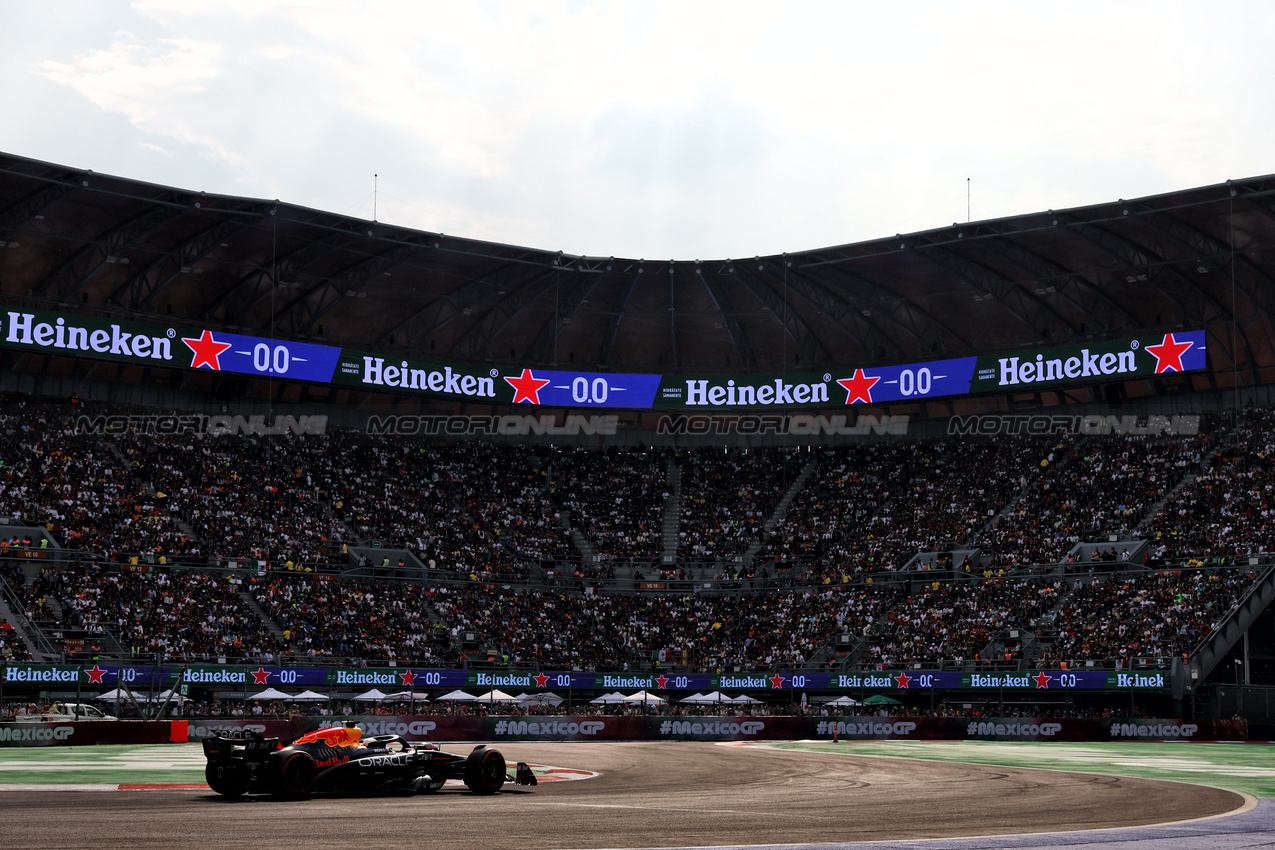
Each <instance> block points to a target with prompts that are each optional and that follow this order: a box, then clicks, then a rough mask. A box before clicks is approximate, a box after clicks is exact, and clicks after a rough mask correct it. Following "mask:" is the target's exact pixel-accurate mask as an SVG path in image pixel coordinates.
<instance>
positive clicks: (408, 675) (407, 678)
mask: <svg viewBox="0 0 1275 850" xmlns="http://www.w3.org/2000/svg"><path fill="white" fill-rule="evenodd" d="M399 675H400V676H402V677H403V684H404V685H407V686H409V687H410V686H412V685H414V684H416V674H415V673H413V672H412V671H411V670H405V671H403V672H402V673H399Z"/></svg>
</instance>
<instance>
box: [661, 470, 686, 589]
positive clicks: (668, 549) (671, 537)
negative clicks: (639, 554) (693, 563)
mask: <svg viewBox="0 0 1275 850" xmlns="http://www.w3.org/2000/svg"><path fill="white" fill-rule="evenodd" d="M667 480H668V499H667V500H665V502H664V520H663V525H662V526H661V528H660V540H661V542H662V543H663V545H664V548H663V550H662V551H661V552H660V562H661V563H664V564H675V563H677V532H678V528H679V526H680V523H681V517H682V467H681V464H679V463H678V462H677V458H676V457H670V458H669V459H668V479H667Z"/></svg>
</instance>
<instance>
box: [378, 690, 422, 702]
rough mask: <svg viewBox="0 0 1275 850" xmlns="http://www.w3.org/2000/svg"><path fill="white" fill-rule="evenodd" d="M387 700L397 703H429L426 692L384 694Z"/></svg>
mask: <svg viewBox="0 0 1275 850" xmlns="http://www.w3.org/2000/svg"><path fill="white" fill-rule="evenodd" d="M385 698H386V699H387V700H389V699H392V700H397V701H399V702H429V692H428V691H397V692H396V693H392V694H386V695H385Z"/></svg>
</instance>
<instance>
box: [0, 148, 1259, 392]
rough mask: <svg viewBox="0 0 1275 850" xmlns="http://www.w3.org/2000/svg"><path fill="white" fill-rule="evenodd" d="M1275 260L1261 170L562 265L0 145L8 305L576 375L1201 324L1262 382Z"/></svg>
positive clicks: (0, 259)
mask: <svg viewBox="0 0 1275 850" xmlns="http://www.w3.org/2000/svg"><path fill="white" fill-rule="evenodd" d="M1272 246H1275V176H1266V177H1256V178H1251V179H1246V180H1233V181H1227V182H1226V183H1221V184H1217V185H1213V186H1206V187H1201V188H1198V189H1187V190H1182V191H1178V192H1172V193H1169V194H1164V195H1157V196H1154V197H1148V198H1140V199H1136V200H1128V201H1126V200H1118V201H1113V202H1111V203H1103V204H1096V205H1093V206H1087V207H1078V208H1073V209H1067V210H1050V211H1046V212H1040V213H1032V214H1028V215H1021V216H1015V217H1011V218H1003V219H998V220H994V221H978V222H971V223H963V224H953V225H952V226H951V227H949V228H943V229H939V230H930V231H925V232H921V233H911V234H906V235H898V236H894V237H890V238H886V239H875V240H871V241H867V242H859V243H855V244H850V245H841V246H837V247H832V248H822V249H817V250H807V251H798V252H794V253H790V254H782V255H772V256H763V257H748V258H731V259H705V260H703V261H701V260H699V259H693V258H688V259H677V260H669V259H655V258H645V259H635V258H613V257H602V256H590V257H582V256H570V255H563V254H560V253H557V252H554V251H545V250H538V249H534V248H522V247H517V246H512V245H501V244H495V243H490V242H481V241H476V240H470V239H463V238H458V237H454V236H447V235H444V234H441V233H429V232H423V231H418V230H410V229H407V228H402V227H395V226H393V225H388V224H384V223H381V222H375V221H366V220H362V219H356V218H350V217H347V216H341V215H335V214H333V213H327V212H321V211H316V210H311V209H306V208H303V207H298V206H293V205H289V204H286V203H281V202H278V201H269V200H259V199H251V198H237V197H229V196H224V195H211V194H205V193H203V192H199V191H192V190H187V189H174V188H169V187H164V186H156V185H152V184H148V183H142V182H138V181H135V180H128V179H124V178H119V177H111V176H107V175H102V174H96V173H93V172H91V171H83V170H80V169H75V168H69V167H66V166H60V165H53V164H49V163H45V162H39V161H35V160H31V159H25V158H22V157H17V156H12V155H7V154H0V294H2V295H3V297H4V299H5V300H6V301H8V302H10V303H21V304H25V305H29V306H36V307H40V306H43V307H61V308H65V309H72V310H88V311H93V312H98V313H109V314H111V315H115V316H117V317H133V318H150V317H167V316H174V317H180V318H182V319H184V320H186V321H187V322H188V323H189V324H192V325H205V326H207V327H210V328H214V329H223V330H233V331H238V332H242V333H250V334H254V335H262V336H276V337H281V338H292V339H300V340H315V341H322V342H325V343H327V344H330V345H339V346H349V347H356V348H361V349H371V350H376V351H385V352H387V353H397V352H402V353H404V354H411V355H417V356H423V357H431V356H432V357H450V358H454V359H460V360H471V361H481V362H493V363H511V364H515V365H522V364H528V365H533V366H552V365H561V366H564V367H565V366H567V365H568V364H570V366H571V368H575V369H581V370H596V371H617V372H618V371H624V372H664V373H667V372H678V371H698V372H722V371H748V370H759V371H761V370H770V371H774V370H781V369H818V368H821V367H825V366H827V367H831V366H834V365H836V366H843V367H844V366H857V365H865V366H866V365H880V364H888V363H900V362H912V361H920V360H930V359H938V358H945V357H957V356H967V355H973V354H979V353H983V354H986V353H994V352H997V351H1001V350H1008V349H1013V348H1016V347H1018V346H1022V345H1033V344H1040V343H1042V342H1067V341H1077V340H1085V339H1090V338H1105V337H1119V336H1128V335H1131V334H1132V332H1133V331H1134V330H1137V331H1139V332H1148V333H1150V332H1156V331H1158V330H1161V329H1163V330H1166V331H1171V330H1175V329H1179V328H1198V327H1201V326H1203V327H1205V328H1206V329H1207V330H1208V332H1209V339H1208V346H1209V350H1210V370H1209V372H1208V373H1207V374H1206V375H1202V376H1198V377H1195V378H1194V379H1193V380H1194V381H1196V382H1197V383H1196V384H1195V388H1197V389H1203V388H1206V387H1227V386H1231V385H1232V382H1233V380H1234V376H1238V381H1239V383H1240V384H1242V385H1252V384H1257V383H1275V348H1273V342H1272V336H1271V326H1272V310H1273V309H1275V285H1273V284H1275V281H1273V280H1272V278H1273V277H1275V264H1273V263H1272V262H1271V261H1270V260H1269V259H1268V257H1269V252H1270V250H1271V248H1272ZM1176 377H1177V378H1178V379H1179V380H1182V377H1181V376H1176ZM1201 381H1202V382H1204V383H1203V384H1200V383H1198V382H1201Z"/></svg>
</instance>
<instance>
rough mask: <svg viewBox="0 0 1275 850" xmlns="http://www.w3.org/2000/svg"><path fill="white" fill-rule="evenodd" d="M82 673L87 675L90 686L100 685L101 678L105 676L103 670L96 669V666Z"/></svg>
mask: <svg viewBox="0 0 1275 850" xmlns="http://www.w3.org/2000/svg"><path fill="white" fill-rule="evenodd" d="M84 672H85V673H88V674H89V684H90V685H100V684H102V677H103V676H104V675H106V671H105V670H103V669H102V668H101V667H98V666H97V665H96V664H94V665H93V669H92V670H85V671H84Z"/></svg>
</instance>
